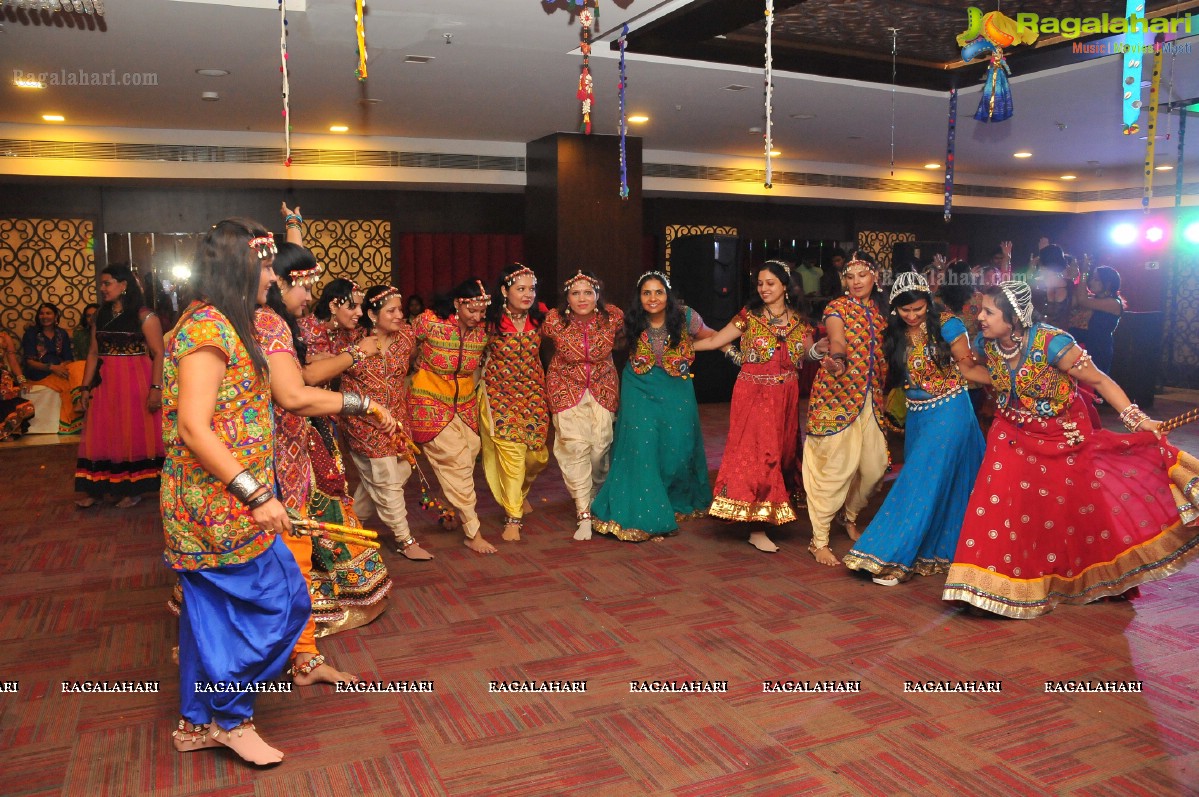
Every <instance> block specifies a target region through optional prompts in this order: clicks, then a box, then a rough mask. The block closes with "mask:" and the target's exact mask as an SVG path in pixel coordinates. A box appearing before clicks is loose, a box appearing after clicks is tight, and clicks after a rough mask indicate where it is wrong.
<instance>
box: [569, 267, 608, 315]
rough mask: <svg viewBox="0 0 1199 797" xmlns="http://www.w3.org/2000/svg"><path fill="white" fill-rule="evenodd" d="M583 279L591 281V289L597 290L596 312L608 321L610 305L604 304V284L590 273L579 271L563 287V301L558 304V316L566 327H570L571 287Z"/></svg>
mask: <svg viewBox="0 0 1199 797" xmlns="http://www.w3.org/2000/svg"><path fill="white" fill-rule="evenodd" d="M580 275H582V276H580ZM583 277H586V278H587V279H589V280H591V287H592V288H593V289H594V290H595V312H597V313H599V314H600V315H601V316H603V319H604V320H605V321H607V320H608V305H607V304H606V303H605V302H604V283H603V282H601V281H600V279H599V277H597V276H595V275H594V274H592V273H591V272H590V271H584V270H583V269H578V270H576V271H575V274H574V276H573V277H571V278H570V282H567V283H566V284H565V285H563V286H562V299H561V300H560V301H559V302H558V315H559V316H560V317H561V319H562V326H564V327H568V326H570V315H571V314H570V286H571V285H574V284H575V283H576V282H578V281H579V280H580V279H582V278H583Z"/></svg>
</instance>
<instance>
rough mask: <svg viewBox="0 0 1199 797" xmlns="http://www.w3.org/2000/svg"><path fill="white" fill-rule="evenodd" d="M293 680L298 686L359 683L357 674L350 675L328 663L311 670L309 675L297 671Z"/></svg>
mask: <svg viewBox="0 0 1199 797" xmlns="http://www.w3.org/2000/svg"><path fill="white" fill-rule="evenodd" d="M291 680H292V682H293V683H294V684H295V685H296V686H312V685H313V684H337V683H342V684H354V683H358V676H357V675H350V674H349V673H348V672H342V671H341V670H337V669H334V668H333V667H330V666H329V665H328V664H321V665H319V666H318V667H317V668H316V669H314V670H311V671H309V673H308V674H307V675H303V674H301V673H296V674H295V675H293V676H292V679H291Z"/></svg>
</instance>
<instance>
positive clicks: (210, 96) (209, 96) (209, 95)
mask: <svg viewBox="0 0 1199 797" xmlns="http://www.w3.org/2000/svg"><path fill="white" fill-rule="evenodd" d="M220 98H221V95H220V94H218V93H217V92H215V91H201V92H200V99H201V100H203V101H204V102H217V101H218V100H220Z"/></svg>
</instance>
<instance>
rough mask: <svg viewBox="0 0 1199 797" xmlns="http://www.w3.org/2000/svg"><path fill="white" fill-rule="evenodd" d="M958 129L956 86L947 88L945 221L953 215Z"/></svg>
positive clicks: (954, 84)
mask: <svg viewBox="0 0 1199 797" xmlns="http://www.w3.org/2000/svg"><path fill="white" fill-rule="evenodd" d="M957 129H958V84H957V80H954V82H953V85H952V86H950V87H949V132H948V133H947V135H946V140H945V221H947V222H948V221H949V217H950V216H951V215H952V214H953V145H954V139H955V138H957Z"/></svg>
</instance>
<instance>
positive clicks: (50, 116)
mask: <svg viewBox="0 0 1199 797" xmlns="http://www.w3.org/2000/svg"><path fill="white" fill-rule="evenodd" d="M42 120H43V121H46V122H65V121H67V117H65V116H63V115H62V114H58V113H44V114H42Z"/></svg>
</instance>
